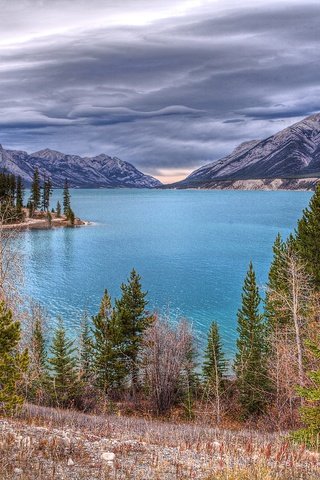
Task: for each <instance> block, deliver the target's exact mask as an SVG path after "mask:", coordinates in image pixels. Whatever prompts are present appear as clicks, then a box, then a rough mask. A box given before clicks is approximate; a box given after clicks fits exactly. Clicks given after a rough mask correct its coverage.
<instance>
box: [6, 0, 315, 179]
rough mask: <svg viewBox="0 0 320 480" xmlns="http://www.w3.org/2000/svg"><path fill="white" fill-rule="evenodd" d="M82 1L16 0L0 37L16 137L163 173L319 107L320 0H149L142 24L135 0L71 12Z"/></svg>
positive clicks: (26, 143)
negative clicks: (64, 15) (124, 16)
mask: <svg viewBox="0 0 320 480" xmlns="http://www.w3.org/2000/svg"><path fill="white" fill-rule="evenodd" d="M2 3H3V2H2ZM184 3H185V4H186V6H184ZM173 4H174V5H176V7H177V10H176V12H175V11H174V10H173V12H175V13H172V14H171V13H170V8H172V9H173V7H172V5H173ZM192 4H194V6H192ZM237 4H238V5H237ZM0 5H1V1H0ZM72 5H74V3H73V2H71V1H65V2H63V1H62V0H61V1H55V2H51V3H50V4H49V3H46V2H32V1H26V2H20V3H18V2H16V4H15V2H13V3H11V7H10V11H8V12H9V13H10V18H11V23H10V25H11V28H12V31H13V34H12V35H10V31H9V30H8V29H7V26H6V25H3V27H4V33H5V32H7V31H8V33H7V37H6V35H4V40H3V42H2V43H1V41H0V57H1V63H0V129H1V131H2V133H1V142H2V143H3V144H4V145H5V146H8V147H18V148H21V147H23V148H26V149H29V150H37V149H39V148H42V147H44V146H49V147H51V148H55V149H59V150H62V151H66V152H70V153H80V154H96V153H100V152H102V151H105V152H106V153H108V154H112V155H117V156H119V157H121V158H123V159H125V160H128V161H131V162H133V163H135V164H136V165H137V166H138V167H140V168H142V169H144V170H145V171H148V172H150V173H153V174H159V172H160V174H161V169H166V170H167V169H170V168H173V169H182V170H183V169H184V170H188V169H190V168H194V167H196V166H199V165H201V164H203V163H205V162H207V161H211V160H213V159H216V158H219V157H220V156H222V155H224V154H226V153H229V151H230V150H231V149H232V148H233V147H234V146H236V145H237V144H238V143H239V142H241V141H244V140H248V139H253V138H262V137H264V136H267V135H270V134H272V133H274V132H275V131H277V130H279V129H281V128H283V127H285V126H287V125H289V124H290V123H292V122H293V121H295V120H298V119H300V118H301V117H303V116H305V115H308V114H310V113H313V112H315V111H318V110H320V73H319V61H320V48H319V42H320V29H319V28H318V25H319V21H320V5H318V4H317V2H310V3H302V2H300V3H299V2H295V1H280V2H277V3H273V2H271V3H270V2H264V1H263V2H260V3H259V2H258V6H257V5H255V6H253V4H251V2H241V6H239V2H222V1H217V2H215V1H211V2H205V1H204V2H182V1H181V2H178V1H177V2H171V3H169V2H161V3H160V2H157V1H155V2H154V3H153V9H151V7H150V4H149V3H147V2H145V3H144V2H138V3H137V9H138V11H139V9H140V10H141V12H142V15H143V12H144V13H145V16H146V21H145V22H143V21H140V19H139V16H138V18H137V20H136V24H134V23H132V22H131V20H130V18H129V17H130V15H129V16H128V18H129V20H128V21H123V22H122V19H121V15H120V14H121V11H123V8H124V7H123V5H126V7H127V9H128V12H129V13H130V9H131V10H132V12H134V5H135V4H134V2H130V1H127V2H125V4H124V3H122V8H120V6H119V7H117V6H116V5H117V4H116V3H115V2H114V5H113V7H112V8H111V7H110V5H111V4H109V6H108V8H109V7H110V8H109V10H108V9H107V10H105V8H106V7H105V2H99V1H96V2H94V1H93V2H92V4H90V12H89V10H88V9H89V7H86V2H79V4H78V5H79V12H78V13H77V12H75V11H74V12H73V13H74V16H72V17H68V19H67V20H66V21H65V24H63V23H62V24H61V21H62V20H61V18H62V17H61V16H60V15H61V9H62V10H63V9H64V8H65V9H66V11H69V12H72V11H73V10H74V8H72ZM190 5H191V6H190ZM1 6H2V5H1ZM37 6H38V8H37ZM36 8H37V9H36ZM166 8H167V9H169V11H168V12H169V13H168V12H167V11H165V9H166ZM157 9H158V10H157ZM25 12H28V15H27V18H26V21H25V26H24V24H23V16H24V14H25ZM5 13H6V10H5ZM32 13H33V14H34V15H33V16H32ZM87 13H88V17H86V14H87ZM95 13H96V16H95ZM49 14H50V15H49ZM103 14H108V18H109V19H110V22H109V23H107V24H105V21H100V20H99V19H100V17H101V18H102V15H103ZM12 15H15V16H16V18H15V19H14V20H12ZM157 15H158V16H157ZM48 16H49V17H50V18H49V17H48ZM148 16H150V18H149V17H148ZM4 17H5V15H4ZM4 17H3V16H2V20H0V26H1V27H2V25H1V23H2V22H4V21H5V18H4ZM119 18H120V20H119ZM54 20H56V21H58V20H59V22H58V27H59V28H58V30H57V26H56V25H55V22H54ZM142 20H143V17H142ZM46 22H47V24H48V27H47V28H46V25H47V24H46ZM121 22H122V23H121ZM130 22H131V23H130Z"/></svg>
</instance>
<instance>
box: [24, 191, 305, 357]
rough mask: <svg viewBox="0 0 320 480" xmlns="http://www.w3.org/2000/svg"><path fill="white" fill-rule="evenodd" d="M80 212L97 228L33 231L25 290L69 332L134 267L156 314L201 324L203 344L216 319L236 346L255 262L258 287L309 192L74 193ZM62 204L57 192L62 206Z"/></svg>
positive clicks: (26, 245)
mask: <svg viewBox="0 0 320 480" xmlns="http://www.w3.org/2000/svg"><path fill="white" fill-rule="evenodd" d="M71 193H72V205H73V208H74V210H75V212H76V214H77V215H79V216H80V217H81V218H84V219H87V220H90V221H92V222H94V223H93V225H91V226H89V227H82V228H75V229H71V228H67V229H54V230H49V231H29V232H25V233H23V234H22V235H23V236H24V238H23V243H24V251H25V253H26V289H27V293H28V294H30V295H31V296H32V297H33V298H35V299H37V300H40V301H41V302H42V303H43V304H44V305H45V306H46V308H47V309H48V311H49V313H50V315H51V316H52V318H55V317H56V316H57V315H59V314H60V315H62V316H63V317H64V318H65V321H66V324H67V325H68V327H69V328H70V331H72V332H75V331H76V330H75V329H77V328H78V326H79V318H80V315H81V311H82V310H83V309H84V308H87V309H88V311H89V312H90V313H92V314H93V313H94V312H95V311H96V310H97V308H98V304H99V301H100V297H101V295H102V293H103V290H104V289H105V288H108V290H109V291H110V293H111V294H112V296H117V295H119V285H120V283H121V282H122V281H124V280H125V279H126V277H127V276H128V274H129V272H130V270H131V269H132V268H133V267H134V268H136V269H137V270H138V272H139V273H140V274H141V276H142V277H143V286H144V288H145V289H147V290H148V292H149V295H148V298H149V301H150V305H149V306H150V308H152V309H153V308H155V309H158V310H160V311H165V312H169V311H170V312H171V314H172V315H173V316H183V317H186V318H188V319H189V320H190V321H192V322H193V324H194V327H195V328H196V331H197V334H198V338H199V340H200V341H203V338H204V336H205V334H206V332H207V329H208V326H209V324H210V322H211V321H212V320H216V321H218V323H219V324H220V326H221V332H222V335H223V339H224V341H225V343H226V345H227V348H228V349H229V350H232V349H233V345H234V339H235V333H236V332H235V328H236V311H237V308H238V307H239V303H240V298H241V286H242V282H243V277H244V275H245V272H246V270H247V267H248V263H249V261H250V260H252V261H253V262H254V266H255V268H256V271H257V277H258V281H259V284H261V285H263V284H264V283H265V281H266V278H267V272H268V267H269V263H270V259H271V247H272V244H273V241H274V238H275V236H276V234H277V233H278V232H281V233H282V234H283V235H284V236H287V235H288V234H289V233H290V232H291V231H292V229H293V228H294V226H295V224H296V221H297V219H298V218H299V217H300V216H301V213H302V209H303V208H304V207H306V205H307V204H308V201H309V199H310V196H311V194H310V193H307V192H249V191H194V190H186V191H161V190H160V191H158V190H127V189H125V190H121V189H119V190H73V191H72V192H71ZM58 197H61V192H60V191H55V192H54V201H53V203H54V204H55V202H56V199H57V198H58Z"/></svg>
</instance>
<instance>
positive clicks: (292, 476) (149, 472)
mask: <svg viewBox="0 0 320 480" xmlns="http://www.w3.org/2000/svg"><path fill="white" fill-rule="evenodd" d="M0 435H1V445H0V453H1V455H0V478H1V479H10V480H12V479H22V478H23V479H24V480H35V479H37V480H43V479H46V480H56V479H60V480H64V479H65V480H67V479H78V480H94V479H99V480H107V479H109V480H110V479H118V480H129V479H135V480H145V479H148V480H171V479H172V480H173V479H175V480H186V479H191V478H193V479H196V480H234V479H237V480H249V479H250V480H254V479H256V480H270V479H271V478H272V479H273V480H298V479H299V480H316V479H317V478H318V476H317V475H318V472H319V467H320V462H319V454H318V453H315V452H309V451H308V450H305V449H301V447H294V446H290V445H289V444H288V442H287V439H286V436H285V435H284V434H266V433H265V434H262V433H258V432H254V431H250V430H241V431H237V432H235V431H233V432H232V431H231V430H223V429H217V428H214V427H212V426H210V425H208V422H206V424H197V423H183V422H181V423H176V422H172V421H171V422H169V421H159V420H152V419H145V418H133V417H131V418H130V417H126V416H117V415H105V416H95V415H85V414H82V413H80V412H75V411H71V410H59V409H50V408H43V407H42V408H41V407H36V406H32V405H29V406H26V407H25V408H24V411H23V412H22V414H21V415H20V417H18V418H15V419H9V418H1V417H0Z"/></svg>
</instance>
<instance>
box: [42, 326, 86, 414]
mask: <svg viewBox="0 0 320 480" xmlns="http://www.w3.org/2000/svg"><path fill="white" fill-rule="evenodd" d="M73 345H74V342H73V341H71V340H69V339H68V338H67V336H66V331H65V328H64V324H63V321H62V319H59V322H58V326H57V328H56V330H55V332H54V336H53V340H52V345H51V348H50V352H51V356H50V358H49V364H50V370H51V381H52V388H53V400H54V403H55V404H56V405H59V406H62V407H69V406H71V405H73V404H74V403H75V401H76V399H77V396H78V394H79V382H78V378H77V361H76V357H75V351H76V349H75V348H74V346H73Z"/></svg>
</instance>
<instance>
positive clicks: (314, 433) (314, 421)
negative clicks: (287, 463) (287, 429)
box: [295, 337, 320, 447]
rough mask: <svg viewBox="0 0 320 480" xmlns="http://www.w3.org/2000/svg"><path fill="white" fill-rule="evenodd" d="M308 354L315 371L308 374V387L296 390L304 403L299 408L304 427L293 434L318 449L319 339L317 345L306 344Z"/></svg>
mask: <svg viewBox="0 0 320 480" xmlns="http://www.w3.org/2000/svg"><path fill="white" fill-rule="evenodd" d="M307 347H308V348H309V351H310V353H311V354H312V356H313V359H314V361H315V365H316V369H314V370H312V371H310V372H309V373H308V377H309V379H310V386H308V387H305V388H301V387H299V388H298V393H299V394H300V395H301V397H302V398H303V399H304V401H305V402H306V403H305V405H304V406H303V407H302V408H301V416H302V420H303V422H304V424H305V425H306V427H305V428H304V429H302V430H300V431H298V432H297V433H296V434H295V438H296V439H298V440H300V441H302V442H303V443H306V444H308V445H311V446H313V447H319V438H320V337H319V338H318V341H317V343H312V342H309V343H307Z"/></svg>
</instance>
